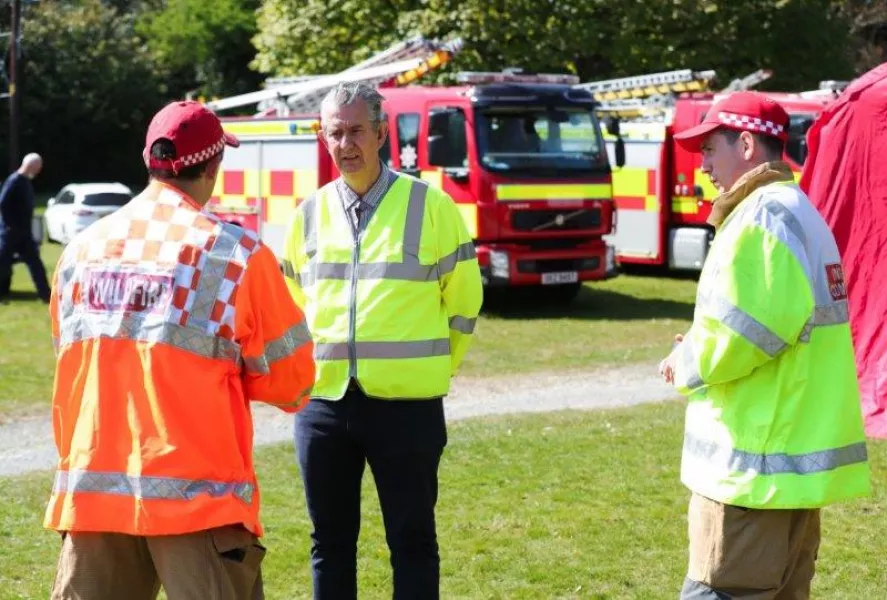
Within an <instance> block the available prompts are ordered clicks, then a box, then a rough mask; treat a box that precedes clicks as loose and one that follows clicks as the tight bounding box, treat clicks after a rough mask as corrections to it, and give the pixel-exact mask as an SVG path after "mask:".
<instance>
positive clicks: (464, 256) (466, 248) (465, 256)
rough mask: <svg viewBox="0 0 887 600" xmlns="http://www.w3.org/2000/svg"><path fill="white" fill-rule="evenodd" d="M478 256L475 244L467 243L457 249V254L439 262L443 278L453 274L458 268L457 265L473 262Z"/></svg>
mask: <svg viewBox="0 0 887 600" xmlns="http://www.w3.org/2000/svg"><path fill="white" fill-rule="evenodd" d="M476 257H477V254H476V253H475V251H474V242H465V243H464V244H462V245H460V246H459V247H458V248H456V251H455V252H452V253H450V254H448V255H446V256H444V257H443V258H442V259H440V260H439V261H438V262H437V266H438V268H439V269H440V276H441V277H443V276H444V275H446V274H447V273H451V272H452V271H453V270H455V268H456V263H459V262H462V261H463V260H471V259H473V258H476Z"/></svg>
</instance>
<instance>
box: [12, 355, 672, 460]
mask: <svg viewBox="0 0 887 600" xmlns="http://www.w3.org/2000/svg"><path fill="white" fill-rule="evenodd" d="M676 396H677V394H676V393H675V392H674V390H673V389H672V388H670V387H669V386H667V385H666V384H665V383H663V382H662V380H661V379H659V377H658V376H657V375H656V367H655V365H651V364H641V365H629V366H622V367H616V368H612V369H609V370H589V371H585V372H572V373H567V374H563V373H558V374H552V373H535V374H529V375H520V376H513V375H512V376H507V377H506V376H497V377H485V378H470V377H457V378H456V379H455V380H454V382H453V386H452V390H451V393H450V395H449V396H448V397H447V399H446V412H447V419H448V420H449V421H454V420H457V419H465V418H469V417H477V416H482V415H493V414H504V413H529V412H548V411H554V410H561V409H566V408H574V409H594V408H612V407H617V406H630V405H633V404H641V403H644V402H658V401H662V400H667V399H669V398H674V397H676ZM254 415H255V429H256V436H255V441H256V445H264V444H273V443H275V442H281V441H288V440H290V439H291V436H292V429H293V423H292V416H290V415H286V414H285V413H282V412H280V411H278V410H275V409H274V408H273V407H270V406H267V405H255V408H254ZM55 461H56V453H55V445H54V444H53V441H52V427H51V425H50V421H49V418H47V417H29V418H24V419H20V420H17V421H10V422H8V423H5V424H3V425H0V476H6V475H17V474H21V473H26V472H28V471H35V470H39V469H51V468H52V467H53V466H55Z"/></svg>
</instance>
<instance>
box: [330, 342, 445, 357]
mask: <svg viewBox="0 0 887 600" xmlns="http://www.w3.org/2000/svg"><path fill="white" fill-rule="evenodd" d="M354 346H355V352H356V355H357V356H356V358H357V359H363V358H385V359H397V358H427V357H429V356H447V355H449V353H450V340H449V339H437V340H421V341H416V342H355V344H354ZM314 357H315V358H316V359H317V360H347V359H348V343H347V342H341V343H332V344H323V343H320V344H315V346H314Z"/></svg>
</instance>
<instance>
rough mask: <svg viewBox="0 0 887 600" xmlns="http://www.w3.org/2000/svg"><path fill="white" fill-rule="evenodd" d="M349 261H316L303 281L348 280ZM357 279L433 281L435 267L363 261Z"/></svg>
mask: <svg viewBox="0 0 887 600" xmlns="http://www.w3.org/2000/svg"><path fill="white" fill-rule="evenodd" d="M351 273H352V266H351V263H317V264H316V265H314V269H313V272H311V273H307V274H306V275H307V277H305V276H304V275H303V281H304V280H309V281H311V283H314V281H316V280H317V279H335V280H338V281H348V280H350V279H351ZM357 278H358V279H361V280H368V279H398V280H403V281H434V280H436V279H437V278H438V277H437V267H435V266H433V265H430V266H426V265H420V264H418V263H417V264H409V262H402V263H363V264H361V265H360V267H358V277H357Z"/></svg>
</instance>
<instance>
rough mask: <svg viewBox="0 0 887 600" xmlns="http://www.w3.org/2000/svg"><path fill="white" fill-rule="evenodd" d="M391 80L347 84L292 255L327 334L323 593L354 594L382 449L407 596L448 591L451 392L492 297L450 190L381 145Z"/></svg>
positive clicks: (316, 572)
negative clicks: (330, 173) (327, 166)
mask: <svg viewBox="0 0 887 600" xmlns="http://www.w3.org/2000/svg"><path fill="white" fill-rule="evenodd" d="M381 106H382V96H381V95H380V94H379V93H378V92H377V91H376V90H375V89H374V88H373V87H370V86H368V85H366V84H362V83H348V84H342V85H340V86H338V87H336V88H335V89H333V90H332V91H331V92H330V93H329V94H328V95H327V97H326V98H325V99H324V101H323V103H322V109H321V131H320V133H319V137H320V139H321V141H322V142H323V143H324V145H325V146H326V148H327V149H328V150H329V152H330V155H331V157H332V159H333V162H334V163H335V165H336V167H337V168H338V170H339V172H340V173H341V177H340V178H338V179H337V180H335V181H333V182H332V183H330V184H328V185H326V186H324V187H323V188H321V189H320V190H318V192H317V193H316V194H315V195H314V196H312V197H311V198H309V199H307V200H306V201H304V202H303V203H302V204H301V205H300V206H299V207H298V209H297V210H296V213H295V216H294V218H293V220H292V222H291V224H290V227H289V229H288V232H287V239H286V258H285V260H284V263H283V269H284V272H285V274H286V275H287V283H288V285H289V288H290V292H291V293H292V296H293V298H294V299H295V301H296V303H297V304H298V305H299V306H300V307H302V308H303V309H304V311H305V314H306V316H307V319H308V325H309V329H310V330H311V332H312V335H313V338H314V342H315V359H316V363H317V376H316V381H315V385H314V390H313V393H312V398H311V402H310V403H309V404H308V406H307V407H306V408H305V409H304V411H303V412H302V413H301V414H300V415H299V416H298V418H297V421H296V448H297V451H298V457H299V465H300V468H301V472H302V478H303V482H304V486H305V494H306V497H307V504H308V512H309V514H310V517H311V521H312V524H313V527H314V531H313V533H312V541H313V546H312V549H311V559H312V561H311V562H312V568H313V580H314V598H317V599H323V600H326V599H337V600H338V599H347V598H356V597H357V583H356V554H357V538H358V532H359V529H360V489H361V478H362V476H363V471H364V466H365V464H367V463H368V464H369V466H370V469H371V470H372V472H373V477H374V479H375V482H376V488H377V489H378V493H379V501H380V505H381V508H382V516H383V520H384V523H385V530H386V537H387V540H388V546H389V549H390V551H391V564H392V567H393V570H394V596H395V597H396V598H403V599H413V598H416V599H418V598H422V599H429V600H434V599H435V598H437V597H438V596H439V592H438V588H439V579H440V558H439V554H438V544H437V535H436V528H435V520H434V507H435V504H436V502H437V470H438V465H439V462H440V458H441V455H442V453H443V449H444V446H445V445H446V439H447V434H446V424H445V420H444V409H443V396H445V395H446V394H447V392H448V391H449V384H450V378H451V377H452V375H453V374H454V373H455V372H456V370H457V368H458V366H459V364H460V362H461V361H462V358H463V357H464V355H465V352H466V350H467V349H468V344H469V341H470V339H471V335H472V332H473V330H474V325H475V320H476V318H477V315H478V312H479V311H480V307H481V300H482V283H481V275H480V268H479V266H478V262H477V257H476V255H475V252H474V244H473V242H472V240H471V237H470V235H469V233H468V230H467V228H466V226H465V223H464V221H463V220H462V216H461V214H460V213H459V211H458V209H457V207H456V205H455V203H454V202H453V200H452V199H451V198H450V197H449V196H448V195H447V194H445V193H444V192H443V191H442V190H440V189H437V188H434V187H429V185H428V184H427V183H425V182H423V181H420V180H418V179H416V178H413V177H409V176H406V175H402V174H399V173H395V172H393V171H391V170H389V169H388V168H387V167H386V166H385V165H384V164H382V161H381V160H380V158H379V150H380V148H381V147H382V145H383V143H384V141H385V136H386V135H387V126H386V124H385V122H384V119H383V117H382V112H381Z"/></svg>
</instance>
